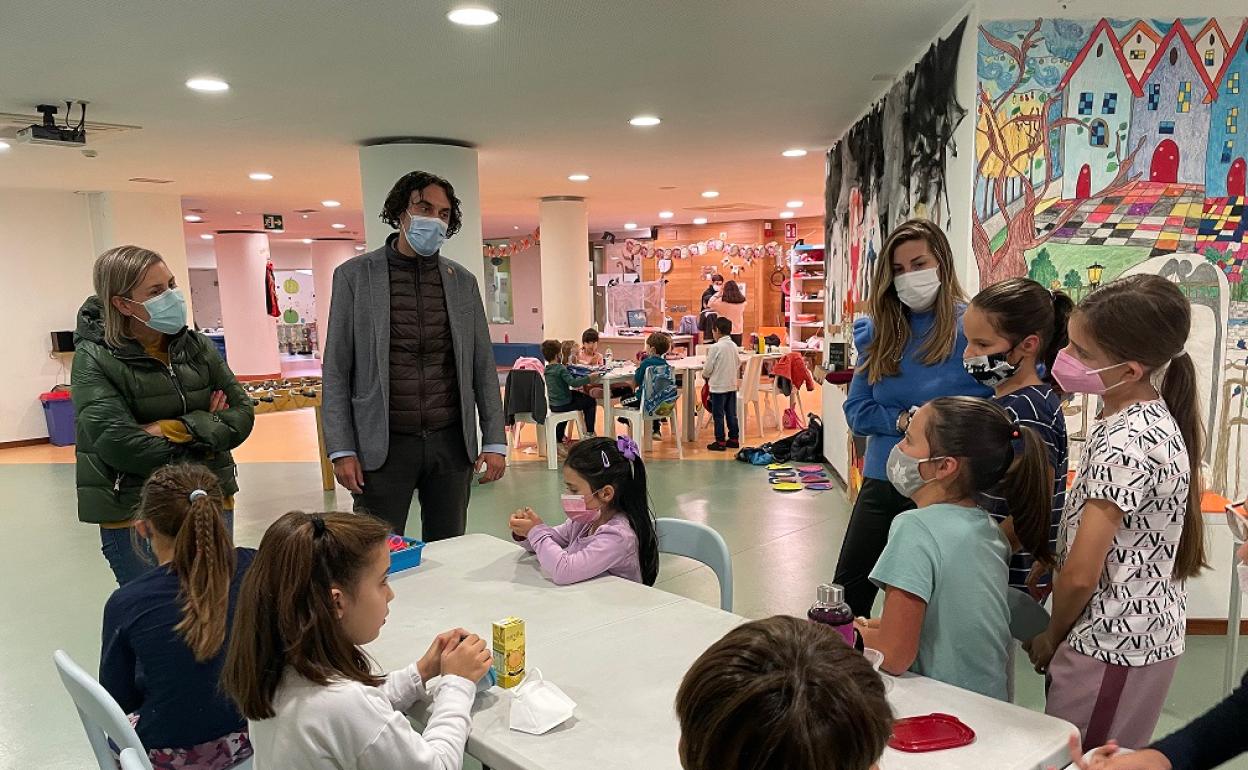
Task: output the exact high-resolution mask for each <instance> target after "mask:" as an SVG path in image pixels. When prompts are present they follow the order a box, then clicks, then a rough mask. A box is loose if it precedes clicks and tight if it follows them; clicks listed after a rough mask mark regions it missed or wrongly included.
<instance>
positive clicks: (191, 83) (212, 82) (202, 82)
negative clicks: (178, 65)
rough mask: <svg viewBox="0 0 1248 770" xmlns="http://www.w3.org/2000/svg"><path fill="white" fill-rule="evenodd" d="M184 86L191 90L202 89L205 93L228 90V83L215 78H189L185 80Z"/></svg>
mask: <svg viewBox="0 0 1248 770" xmlns="http://www.w3.org/2000/svg"><path fill="white" fill-rule="evenodd" d="M186 87H187V88H189V89H191V90H192V91H203V92H205V93H214V94H216V93H221V92H222V91H229V90H230V84H229V83H227V82H225V81H224V80H219V79H217V78H191V79H190V80H188V81H186Z"/></svg>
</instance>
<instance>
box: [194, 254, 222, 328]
mask: <svg viewBox="0 0 1248 770" xmlns="http://www.w3.org/2000/svg"><path fill="white" fill-rule="evenodd" d="M191 296H192V297H194V299H195V312H194V314H193V315H192V317H193V318H194V319H195V325H196V326H198V327H199V328H201V329H220V328H221V292H220V291H219V290H218V289H217V269H216V268H212V269H211V270H205V269H202V268H194V267H192V268H191Z"/></svg>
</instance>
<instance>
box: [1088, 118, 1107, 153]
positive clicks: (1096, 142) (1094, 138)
mask: <svg viewBox="0 0 1248 770" xmlns="http://www.w3.org/2000/svg"><path fill="white" fill-rule="evenodd" d="M1108 133H1109V127H1108V126H1107V125H1105V121H1103V120H1101V119H1100V118H1097V119H1096V120H1094V121H1092V126H1091V131H1090V133H1089V135H1088V144H1090V145H1092V146H1093V147H1105V146H1106V145H1108V144H1109V138H1108Z"/></svg>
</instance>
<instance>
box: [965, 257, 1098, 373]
mask: <svg viewBox="0 0 1248 770" xmlns="http://www.w3.org/2000/svg"><path fill="white" fill-rule="evenodd" d="M971 305H972V306H973V307H976V308H978V309H980V310H982V311H983V312H984V314H985V315H987V317H988V320H989V322H990V323H991V324H992V326H993V328H994V329H996V330H997V332H998V333H999V334H1000V335H1001V336H1002V337H1005V338H1006V339H1007V340H1009V341H1010V343H1011V344H1012V345H1018V344H1019V343H1021V342H1022V341H1023V340H1024V339H1026V338H1027V337H1030V336H1031V335H1033V334H1034V335H1036V336H1037V337H1039V338H1040V345H1039V348H1038V352H1037V354H1036V361H1037V362H1038V363H1042V364H1044V370H1045V380H1046V381H1047V382H1050V383H1051V382H1052V376H1053V375H1052V371H1053V359H1055V358H1057V353H1058V351H1059V350H1061V349H1062V348H1064V347H1066V343H1067V341H1068V340H1069V338H1068V337H1067V336H1066V323H1067V321H1069V320H1070V314H1071V312H1072V311H1073V310H1074V308H1075V303H1074V302H1073V301H1072V300H1071V299H1070V297H1068V296H1066V295H1065V294H1063V293H1062V292H1060V291H1050V290H1049V289H1046V288H1044V286H1041V285H1040V284H1039V283H1037V282H1036V281H1033V280H1031V279H1030V278H1010V279H1007V280H1004V281H1000V282H999V283H994V284H993V285H991V286H989V287H988V288H986V289H984V290H983V291H981V292H980V293H979V294H976V295H975V298H974V299H972V300H971Z"/></svg>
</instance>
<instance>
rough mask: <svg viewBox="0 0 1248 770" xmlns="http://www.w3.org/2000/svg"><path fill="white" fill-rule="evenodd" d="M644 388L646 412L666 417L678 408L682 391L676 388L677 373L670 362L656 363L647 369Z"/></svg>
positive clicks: (644, 409)
mask: <svg viewBox="0 0 1248 770" xmlns="http://www.w3.org/2000/svg"><path fill="white" fill-rule="evenodd" d="M642 390H643V391H644V393H645V401H644V403H643V404H642V407H643V408H642V411H643V412H645V413H646V414H653V415H656V416H659V417H666V416H668V415H669V414H671V413H672V412H674V411H675V410H676V399H677V398H679V397H680V393H679V391H677V390H676V374H675V373H674V372H673V371H672V367H671V365H670V364H655V365H654V366H651V367H650V368H648V369H646V379H645V382H644V383H643V387H642Z"/></svg>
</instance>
